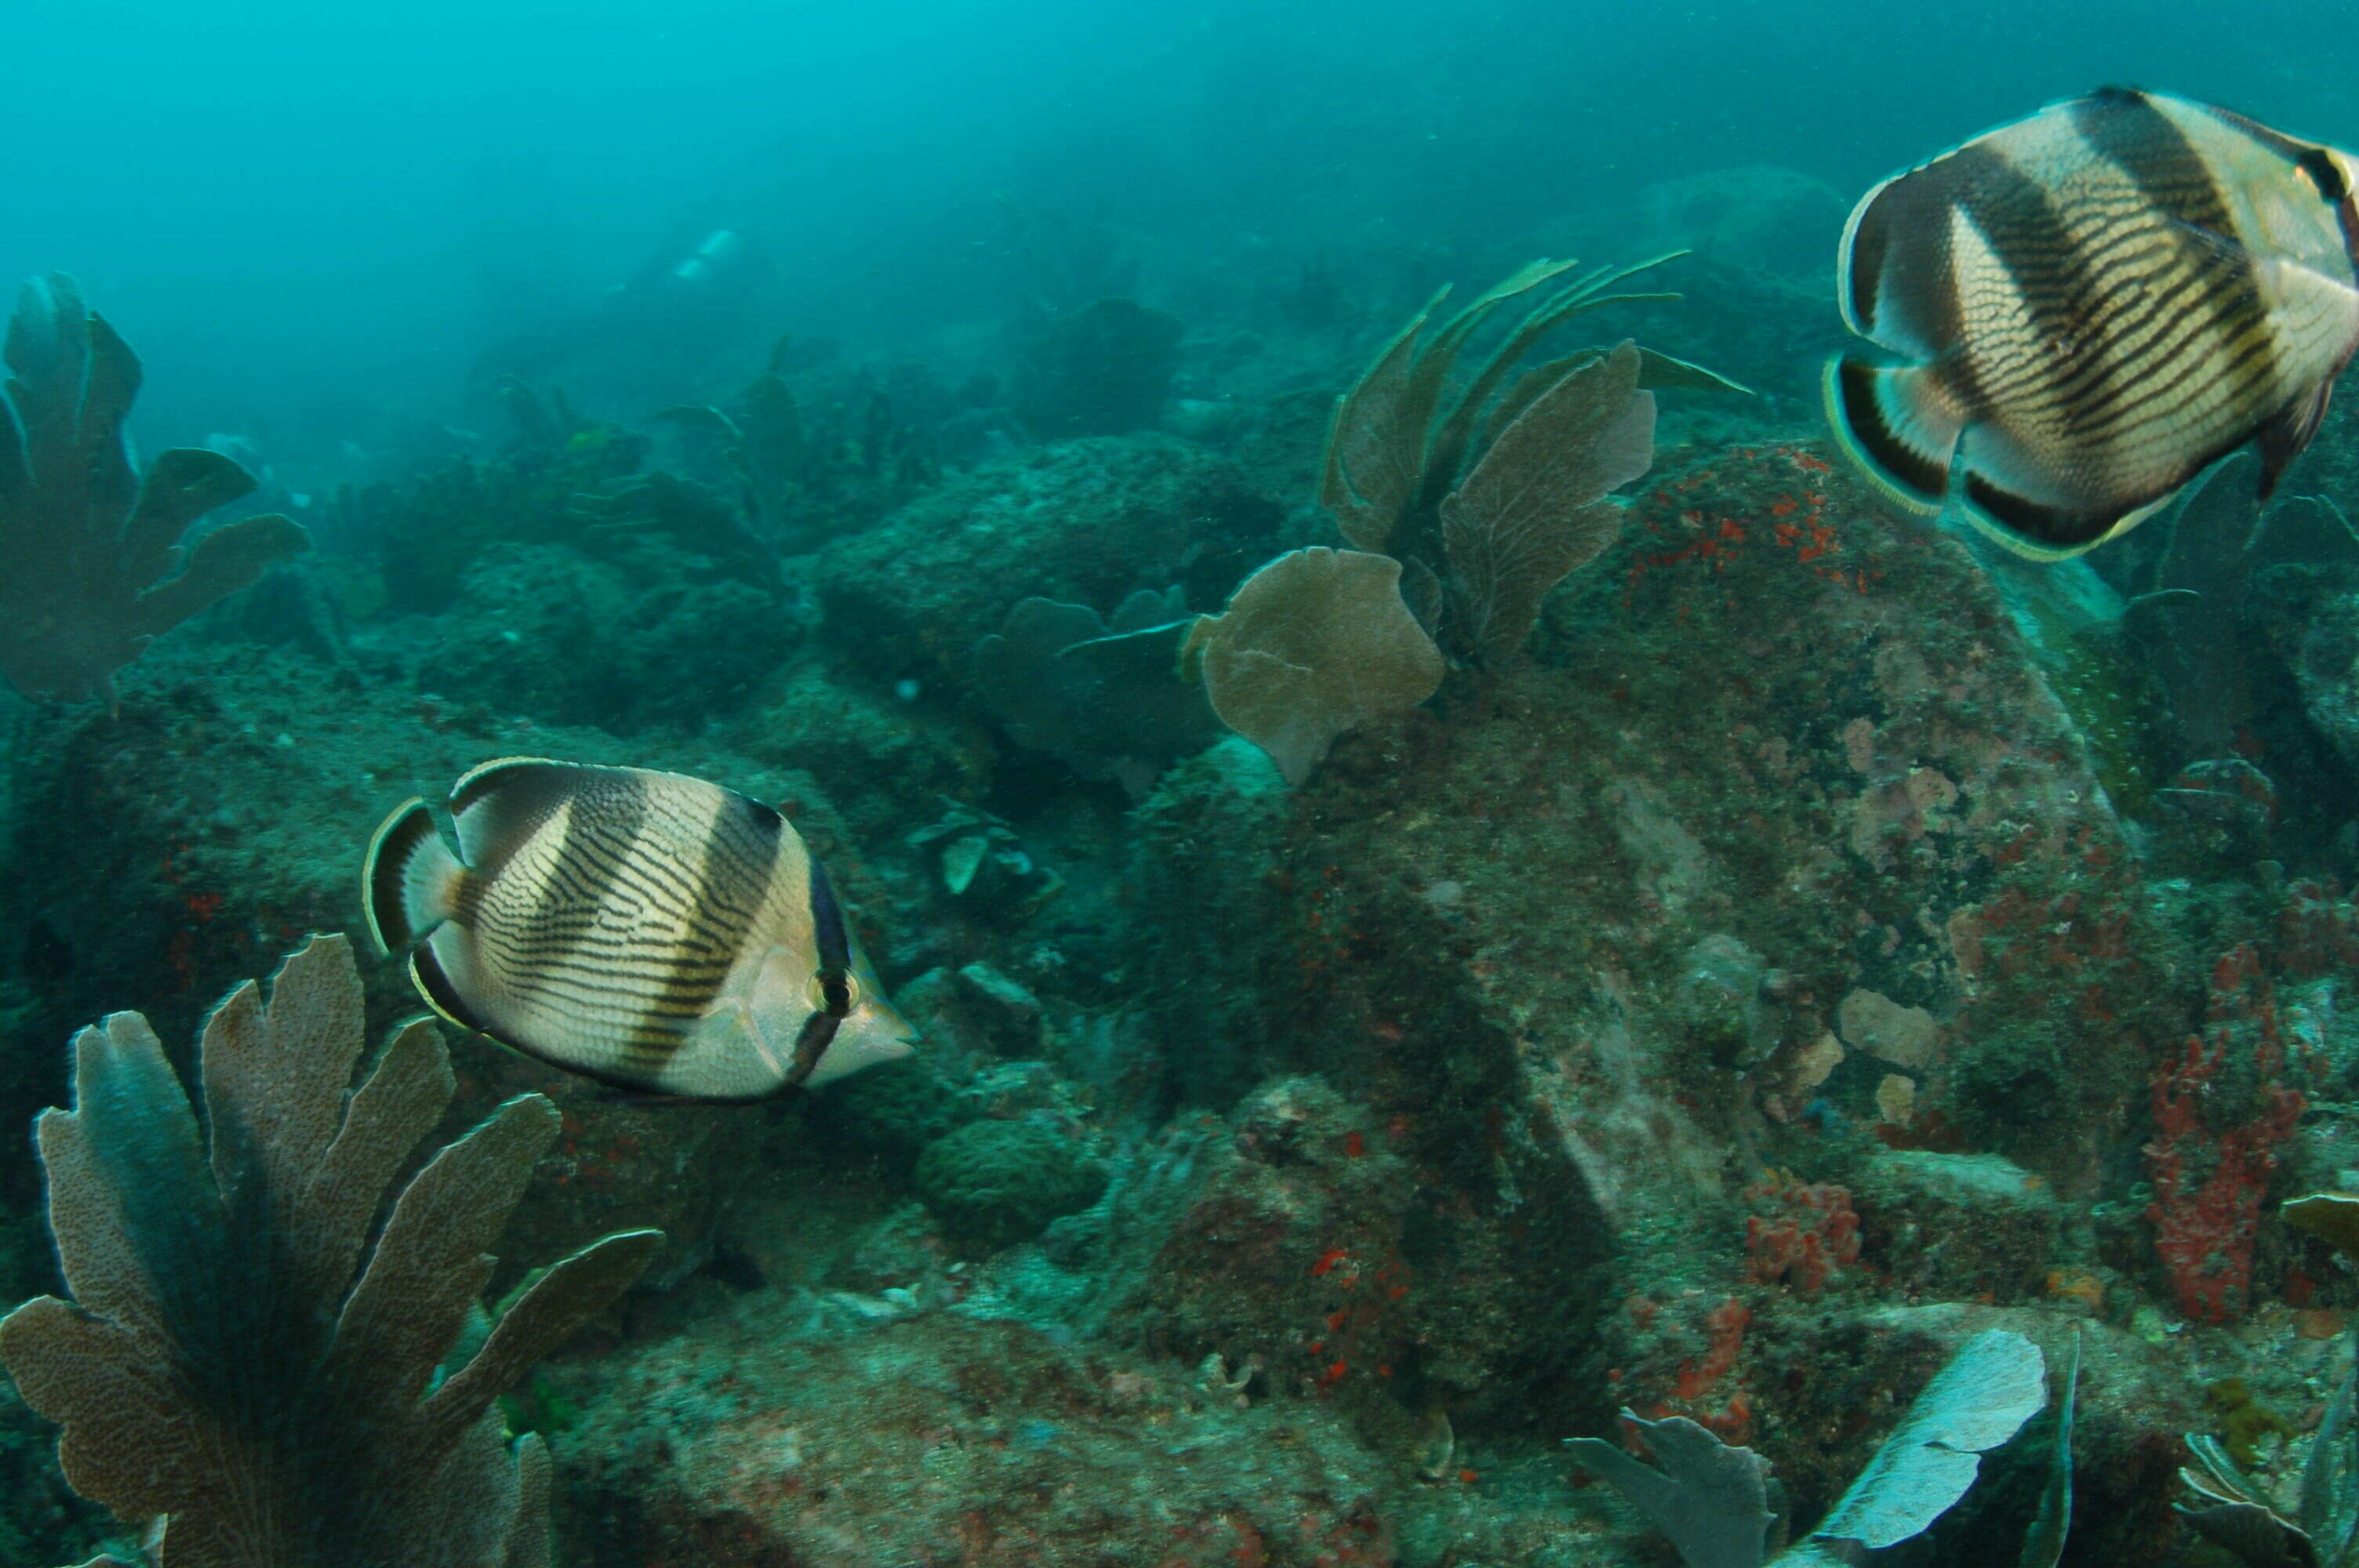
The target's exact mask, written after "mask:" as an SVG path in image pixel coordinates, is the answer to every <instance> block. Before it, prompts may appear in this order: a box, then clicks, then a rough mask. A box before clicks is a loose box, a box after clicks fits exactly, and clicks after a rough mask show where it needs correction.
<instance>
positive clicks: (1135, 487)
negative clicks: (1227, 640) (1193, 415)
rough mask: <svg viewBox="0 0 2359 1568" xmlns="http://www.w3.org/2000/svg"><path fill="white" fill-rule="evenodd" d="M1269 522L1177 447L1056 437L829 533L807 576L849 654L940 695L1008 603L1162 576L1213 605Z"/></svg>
mask: <svg viewBox="0 0 2359 1568" xmlns="http://www.w3.org/2000/svg"><path fill="white" fill-rule="evenodd" d="M1282 518H1283V514H1282V513H1281V511H1280V509H1279V508H1278V507H1277V505H1276V504H1275V503H1272V502H1270V501H1269V500H1267V499H1266V498H1265V497H1263V496H1262V495H1260V494H1259V493H1258V492H1256V491H1255V490H1253V489H1252V487H1251V486H1249V485H1248V484H1247V483H1246V482H1245V476H1244V475H1243V474H1241V473H1240V472H1238V470H1236V469H1235V468H1234V466H1233V465H1231V464H1229V463H1227V462H1224V461H1223V460H1220V459H1218V458H1215V457H1212V456H1211V455H1209V454H1207V453H1205V452H1203V451H1201V450H1200V449H1196V448H1193V447H1190V446H1189V445H1187V444H1186V443H1184V442H1181V441H1179V440H1176V439H1173V438H1169V437H1148V436H1140V437H1133V438H1127V439H1122V440H1114V439H1105V438H1099V439H1093V440H1082V441H1070V442H1065V443H1062V444H1060V445H1059V446H1056V447H1052V448H1049V449H1046V450H1043V451H1040V452H1037V453H1034V454H1031V455H1029V456H1027V457H1024V458H1021V459H1016V460H1010V461H1006V462H1002V463H994V464H987V465H984V467H981V468H979V469H977V470H975V471H974V472H973V473H972V474H969V475H966V476H964V477H962V478H960V479H956V480H953V481H951V482H949V483H947V484H945V485H943V486H941V487H940V488H939V489H936V490H934V491H931V492H928V493H927V494H926V495H924V496H921V497H919V499H918V500H916V501H914V502H912V503H910V504H908V506H905V507H903V508H902V509H901V510H900V511H899V512H897V513H896V514H894V515H893V516H891V517H889V518H887V519H886V521H885V522H883V523H882V524H878V525H877V526H876V527H874V528H871V529H869V530H867V531H866V532H864V533H861V534H855V535H851V536H850V537H848V538H843V539H838V540H835V541H833V542H832V543H831V544H830V545H829V546H827V547H826V548H825V549H824V550H822V551H821V553H820V555H819V557H818V560H817V565H816V576H815V581H816V583H817V585H818V589H819V593H820V599H821V604H822V605H823V606H824V608H825V610H826V612H827V625H828V631H829V633H830V634H831V635H832V636H833V637H835V638H837V639H839V641H840V645H841V646H842V648H843V650H844V651H845V652H846V653H847V654H850V655H851V656H853V657H854V658H856V659H859V660H861V661H863V663H864V665H865V666H866V668H867V669H868V670H869V671H870V672H871V673H872V674H873V675H879V676H884V677H886V680H887V681H888V682H889V681H893V680H899V679H904V678H907V679H912V680H916V681H918V682H919V683H920V684H921V685H922V686H923V687H926V688H927V689H929V690H931V691H936V692H938V693H939V694H940V695H942V696H944V697H949V696H954V695H960V694H963V693H964V692H966V691H967V690H968V689H969V684H970V680H971V675H970V671H971V667H972V666H971V659H972V656H973V650H974V645H975V644H976V643H978V642H980V641H981V640H982V639H983V638H984V637H985V636H988V635H991V634H993V633H997V632H998V631H999V630H1000V628H1001V625H1002V623H1003V622H1005V620H1006V615H1007V612H1008V610H1009V608H1010V607H1011V606H1013V605H1014V604H1015V603H1016V601H1017V600H1022V599H1027V598H1035V597H1038V598H1047V599H1054V600H1060V601H1062V602H1064V603H1068V604H1091V605H1095V604H1116V603H1119V602H1120V601H1121V600H1123V598H1124V597H1125V596H1126V595H1128V594H1131V593H1133V592H1136V591H1137V590H1138V589H1157V590H1158V591H1159V590H1161V589H1164V588H1166V587H1167V586H1169V585H1170V584H1171V583H1172V582H1173V581H1174V579H1175V577H1176V579H1177V580H1178V584H1179V587H1180V589H1181V591H1182V593H1183V594H1184V596H1185V598H1186V599H1187V600H1188V601H1189V602H1190V603H1196V604H1210V603H1217V602H1219V601H1220V600H1223V599H1225V598H1227V597H1228V592H1229V589H1231V588H1232V587H1234V585H1235V583H1236V581H1237V579H1239V578H1241V577H1243V576H1244V575H1245V571H1246V570H1247V569H1248V568H1251V567H1252V566H1254V565H1256V564H1258V563H1259V562H1261V561H1264V560H1266V559H1268V558H1269V556H1270V554H1271V552H1272V547H1273V546H1274V545H1275V544H1276V543H1277V534H1278V530H1279V526H1280V524H1281V521H1282ZM1175 568H1176V569H1175Z"/></svg>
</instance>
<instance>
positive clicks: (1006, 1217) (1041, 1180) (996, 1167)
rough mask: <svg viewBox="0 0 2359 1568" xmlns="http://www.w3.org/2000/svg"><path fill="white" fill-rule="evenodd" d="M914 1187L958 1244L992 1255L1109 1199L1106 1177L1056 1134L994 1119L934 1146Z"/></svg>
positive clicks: (1033, 1125) (971, 1125) (1024, 1123)
mask: <svg viewBox="0 0 2359 1568" xmlns="http://www.w3.org/2000/svg"><path fill="white" fill-rule="evenodd" d="M911 1180H912V1183H913V1184H914V1186H915V1187H916V1190H917V1193H918V1195H919V1197H921V1198H923V1199H924V1200H925V1202H926V1206H927V1207H929V1208H930V1209H932V1210H933V1211H934V1213H935V1214H936V1215H938V1216H939V1217H940V1218H941V1221H942V1223H943V1224H944V1225H945V1226H947V1227H949V1228H950V1231H951V1235H952V1236H954V1237H956V1238H959V1239H960V1240H962V1241H964V1242H967V1243H969V1244H972V1245H977V1246H982V1247H985V1248H992V1247H1004V1246H1006V1245H1007V1244H1008V1243H1010V1242H1014V1241H1022V1240H1025V1239H1027V1238H1030V1237H1034V1236H1037V1235H1038V1234H1039V1233H1040V1231H1041V1229H1042V1227H1045V1226H1047V1225H1048V1223H1049V1221H1050V1220H1052V1219H1055V1218H1057V1217H1059V1216H1060V1215H1067V1214H1073V1213H1076V1212H1078V1211H1080V1210H1082V1209H1085V1208H1087V1207H1089V1206H1090V1205H1092V1204H1093V1203H1095V1202H1096V1201H1097V1200H1098V1195H1100V1194H1101V1193H1103V1192H1104V1191H1105V1184H1106V1173H1105V1167H1104V1166H1103V1165H1102V1164H1100V1163H1099V1162H1097V1161H1096V1160H1093V1159H1092V1158H1091V1157H1090V1156H1089V1155H1088V1154H1086V1153H1085V1152H1082V1150H1081V1149H1080V1148H1079V1147H1077V1146H1076V1144H1075V1142H1074V1141H1073V1139H1072V1138H1071V1137H1070V1136H1068V1135H1067V1134H1065V1133H1062V1132H1060V1131H1058V1130H1056V1129H1054V1128H1049V1127H1043V1126H1041V1125H1040V1124H1038V1122H1032V1121H1002V1120H996V1119H992V1120H983V1121H972V1122H969V1123H968V1124H967V1125H966V1126H964V1127H962V1128H960V1129H958V1130H956V1131H954V1132H951V1133H948V1134H946V1135H944V1136H943V1137H940V1138H938V1139H936V1140H935V1141H933V1142H931V1143H929V1144H928V1145H927V1146H926V1152H924V1153H922V1154H920V1155H919V1156H918V1166H917V1170H916V1172H915V1173H914V1174H913V1176H912V1178H911Z"/></svg>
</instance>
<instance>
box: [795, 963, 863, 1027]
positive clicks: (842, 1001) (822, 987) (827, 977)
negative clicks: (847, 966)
mask: <svg viewBox="0 0 2359 1568" xmlns="http://www.w3.org/2000/svg"><path fill="white" fill-rule="evenodd" d="M803 1000H805V1001H806V1002H808V1003H809V1004H810V1010H811V1011H813V1012H824V1013H829V1014H832V1016H834V1017H837V1018H842V1017H844V1016H845V1015H846V1014H848V1013H850V1012H851V1011H852V1010H853V1009H854V1008H856V1007H858V1006H859V1005H860V977H859V976H858V975H855V974H852V973H850V972H849V971H845V972H843V973H840V974H829V973H828V972H827V971H826V970H824V969H822V970H821V971H820V972H819V973H817V974H815V975H813V976H811V978H810V979H808V980H806V981H805V982H803Z"/></svg>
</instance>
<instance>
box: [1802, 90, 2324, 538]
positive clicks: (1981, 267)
mask: <svg viewBox="0 0 2359 1568" xmlns="http://www.w3.org/2000/svg"><path fill="white" fill-rule="evenodd" d="M2353 170H2354V163H2353V160H2352V159H2351V158H2350V157H2349V156H2348V155H2346V154H2343V153H2341V152H2338V151H2336V150H2335V149H2333V148H2331V147H2325V146H2317V145H2314V144H2310V143H2304V142H2300V141H2298V140H2296V139H2295V138H2292V137H2289V136H2287V135H2283V134H2282V133H2279V132H2277V131H2273V130H2270V129H2268V128H2267V127H2266V126H2263V125H2260V124H2256V123H2255V122H2253V121H2250V120H2247V119H2245V118H2243V117H2242V116H2239V115H2234V114H2226V113H2224V112H2223V111H2220V110H2216V109H2212V108H2208V107H2206V106H2204V105H2202V104H2199V103H2190V102H2188V101H2186V100H2184V99H2177V98H2170V97H2167V96H2164V95H2161V94H2156V93H2147V92H2134V91H2129V90H2125V89H2107V90H2105V91H2103V92H2097V93H2093V94H2092V95H2090V96H2089V97H2086V98H2082V99H2076V100H2074V101H2072V102H2070V103H2061V104H2058V105H2055V106H2053V107H2051V108H2049V109H2047V110H2044V111H2042V112H2041V113H2040V114H2035V115H2032V116H2031V117H2029V118H2028V119H2025V120H2020V121H2017V122H2015V123H2014V124H2008V125H2003V126H2001V127H1999V128H1998V129H1997V130H1995V131H1992V132H1989V133H1987V134H1986V135H1982V136H1978V137H1976V138H1974V139H1973V141H1971V142H1968V143H1966V144H1965V145H1964V146H1961V147H1958V148H1955V149H1953V150H1952V151H1951V152H1948V153H1945V154H1943V155H1941V156H1940V157H1936V158H1934V159H1932V160H1931V161H1930V162H1928V163H1926V164H1924V165H1921V166H1919V168H1914V169H1911V170H1908V172H1906V173H1903V174H1900V175H1897V176H1895V177H1894V178H1891V179H1888V180H1886V181H1885V182H1884V183H1883V184H1881V185H1879V186H1877V187H1876V188H1875V189H1873V190H1871V191H1869V192H1868V194H1867V195H1866V197H1864V199H1863V200H1861V202H1860V203H1859V205H1858V207H1857V208H1856V209H1855V210H1854V211H1853V213H1852V217H1851V221H1850V222H1849V223H1848V224H1847V225H1846V227H1845V231H1844V234H1843V247H1842V251H1841V254H1840V278H1839V289H1838V300H1839V302H1840V304H1841V306H1842V308H1843V317H1844V320H1845V321H1846V323H1847V324H1848V325H1849V326H1850V327H1851V328H1852V330H1854V331H1855V332H1858V333H1859V334H1861V335H1862V336H1864V337H1865V338H1868V339H1869V340H1871V341H1874V342H1875V344H1877V345H1878V346H1880V347H1882V348H1884V349H1886V350H1888V351H1891V352H1892V353H1894V354H1895V355H1897V356H1899V357H1900V358H1899V362H1876V361H1874V360H1871V359H1867V358H1864V357H1861V356H1858V355H1843V356H1839V357H1838V358H1836V359H1835V360H1833V361H1832V362H1830V363H1829V365H1828V367H1827V372H1826V376H1825V394H1826V401H1827V409H1828V414H1829V418H1830V423H1831V424H1832V426H1833V427H1834V431H1835V435H1836V438H1837V439H1838V440H1839V442H1840V443H1841V444H1842V445H1843V448H1844V449H1845V450H1846V452H1847V453H1849V455H1850V456H1851V457H1852V458H1853V459H1854V461H1856V463H1857V464H1858V465H1859V467H1860V468H1861V470H1863V471H1864V473H1865V474H1866V475H1867V477H1868V478H1869V479H1870V480H1871V481H1873V482H1874V483H1875V485H1876V487H1877V488H1878V489H1879V490H1880V491H1882V492H1884V494H1885V495H1886V497H1888V498H1889V499H1890V500H1891V501H1893V502H1894V503H1896V504H1897V505H1899V506H1900V507H1902V508H1904V509H1906V510H1908V511H1912V512H1918V513H1921V514H1931V513H1935V512H1939V511H1940V510H1941V509H1942V508H1943V507H1944V506H1949V505H1954V506H1956V507H1957V508H1958V509H1959V510H1960V511H1961V512H1962V514H1964V515H1965V516H1966V517H1967V518H1968V519H1969V520H1970V521H1972V522H1973V523H1974V524H1976V525H1977V526H1980V527H1981V528H1983V529H1984V531H1985V532H1987V533H1989V534H1991V535H1994V536H1995V537H1997V538H1998V539H2000V540H2001V541H2002V542H2004V543H2006V545H2008V546H2010V547H2012V548H2014V549H2016V550H2018V551H2020V552H2021V553H2023V554H2026V555H2030V556H2034V557H2045V558H2054V557H2061V556H2068V555H2073V554H2077V553H2079V552H2080V551H2082V550H2084V549H2087V548H2090V547H2091V546H2094V545H2095V544H2097V543H2100V542H2102V541H2103V540H2104V539H2105V538H2108V537H2111V536H2112V535H2115V534H2118V533H2120V532H2121V531H2122V530H2124V529H2125V528H2128V527H2130V526H2133V525H2134V524H2136V523H2137V522H2138V521H2139V520H2140V519H2141V518H2143V517H2145V516H2147V515H2149V514H2152V513H2153V512H2154V511H2155V510H2156V509H2157V508H2158V507H2159V506H2160V505H2162V504H2163V503H2165V502H2167V501H2168V500H2169V497H2170V496H2171V495H2172V494H2173V493H2174V492H2176V491H2177V490H2178V489H2179V488H2180V486H2182V485H2183V484H2185V483H2186V482H2187V481H2189V480H2190V479H2191V478H2193V477H2194V476H2195V475H2196V474H2198V473H2200V472H2201V471H2202V470H2204V469H2205V468H2206V467H2208V466H2209V465H2211V464H2212V462H2214V461H2216V460H2219V459H2220V458H2222V457H2223V456H2225V455H2226V454H2227V453H2229V452H2231V451H2234V450H2235V449H2237V448H2239V447H2242V446H2244V445H2245V444H2246V443H2248V442H2257V443H2258V445H2259V448H2260V451H2261V455H2262V459H2263V473H2262V480H2261V483H2262V487H2263V492H2264V493H2267V490H2268V489H2269V488H2270V487H2271V486H2273V485H2274V484H2275V483H2276V482H2277V478H2278V477H2279V476H2280V475H2281V474H2282V473H2283V471H2284V470H2285V467H2286V465H2287V464H2288V463H2289V462H2291V461H2292V460H2293V459H2294V458H2295V457H2296V456H2298V455H2299V453H2300V452H2301V450H2302V449H2304V448H2305V447H2306V446H2307V445H2308V444H2309V442H2310V438H2312V437H2313V436H2314V435H2315V434H2316V431H2317V428H2318V424H2319V421H2320V419H2321V417H2322V416H2323V415H2324V413H2325V410H2326V406H2327V400H2328V398H2329V396H2330V395H2332V387H2333V383H2334V379H2335V377H2336V376H2337V375H2339V374H2340V373H2341V372H2342V370H2343V367H2344V365H2345V364H2347V363H2348V362H2349V361H2350V359H2351V357H2352V352H2353V351H2354V348H2359V266H2354V243H2353V241H2354V233H2359V208H2354V198H2353V189H2354V184H2355V183H2359V181H2354V178H2353Z"/></svg>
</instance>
